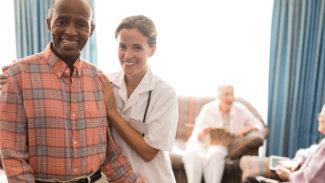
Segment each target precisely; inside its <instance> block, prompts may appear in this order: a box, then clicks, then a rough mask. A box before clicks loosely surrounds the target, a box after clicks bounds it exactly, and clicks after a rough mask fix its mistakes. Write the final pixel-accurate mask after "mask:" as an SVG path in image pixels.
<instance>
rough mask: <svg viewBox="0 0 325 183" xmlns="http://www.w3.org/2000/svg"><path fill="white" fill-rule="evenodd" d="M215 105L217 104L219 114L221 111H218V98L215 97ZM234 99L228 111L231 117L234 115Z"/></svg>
mask: <svg viewBox="0 0 325 183" xmlns="http://www.w3.org/2000/svg"><path fill="white" fill-rule="evenodd" d="M215 102H216V104H217V106H218V110H217V111H218V113H219V114H220V115H221V111H220V101H219V99H216V100H215ZM234 103H235V101H234V102H233V103H232V105H231V107H230V111H229V116H230V117H232V116H235V115H236V110H235V107H234V105H235V104H234Z"/></svg>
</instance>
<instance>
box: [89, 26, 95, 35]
mask: <svg viewBox="0 0 325 183" xmlns="http://www.w3.org/2000/svg"><path fill="white" fill-rule="evenodd" d="M94 30H95V25H92V26H91V30H90V34H89V37H91V35H93V32H94Z"/></svg>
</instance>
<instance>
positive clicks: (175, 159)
mask: <svg viewBox="0 0 325 183" xmlns="http://www.w3.org/2000/svg"><path fill="white" fill-rule="evenodd" d="M212 100H214V98H213V97H188V96H179V97H178V105H179V106H178V107H179V120H178V127H177V133H176V141H175V146H174V149H173V152H172V153H170V157H171V163H172V167H173V171H174V174H175V178H176V182H177V183H187V178H186V174H185V169H184V163H183V160H182V156H183V155H184V150H185V144H186V141H187V140H188V138H189V137H190V135H191V132H192V129H193V127H194V123H195V118H196V117H197V116H198V114H199V112H200V110H201V108H202V107H203V105H205V104H206V103H208V102H211V101H212ZM235 101H236V102H240V103H242V104H244V105H245V106H246V107H247V108H248V109H249V111H251V112H252V113H253V115H254V116H255V117H257V118H258V119H259V120H260V122H261V123H263V125H264V127H265V133H263V134H262V133H260V132H251V133H250V134H248V135H246V136H245V137H244V138H240V139H236V140H234V142H233V143H232V144H231V145H230V146H229V149H228V151H229V154H228V157H227V159H226V165H225V170H224V175H223V180H222V182H231V183H239V182H241V170H240V167H239V160H240V158H241V157H242V156H243V155H257V154H258V148H259V147H260V146H261V145H263V142H264V139H265V137H266V136H267V134H268V129H267V127H266V126H265V124H264V121H263V119H262V117H261V116H260V115H259V113H258V112H257V111H256V110H255V108H254V107H253V106H252V105H251V104H249V103H248V102H247V101H246V100H244V99H242V98H236V99H235Z"/></svg>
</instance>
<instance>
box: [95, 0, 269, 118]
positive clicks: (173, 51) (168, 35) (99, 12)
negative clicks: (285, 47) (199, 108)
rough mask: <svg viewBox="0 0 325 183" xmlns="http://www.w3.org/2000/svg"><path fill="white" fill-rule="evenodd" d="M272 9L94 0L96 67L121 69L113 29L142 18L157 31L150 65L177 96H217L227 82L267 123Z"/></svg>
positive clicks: (251, 1)
mask: <svg viewBox="0 0 325 183" xmlns="http://www.w3.org/2000/svg"><path fill="white" fill-rule="evenodd" d="M272 8H273V1H271V0H265V1H260V0H245V1H241V0H227V1H221V0H202V1H198V0H176V1H175V0H164V1H162V0H160V1H158V0H138V1H133V0H123V1H122V0H121V1H96V7H95V9H96V29H97V36H98V37H97V38H98V40H97V43H98V65H99V67H100V68H101V69H102V70H103V71H104V72H113V71H117V70H120V66H119V62H118V58H117V44H116V40H115V38H114V31H115V28H116V26H117V25H118V23H119V22H120V21H121V19H123V18H125V17H127V16H130V15H137V14H143V15H146V16H148V17H149V18H151V19H152V20H153V21H154V22H155V24H156V26H157V31H158V40H157V50H156V53H155V55H154V56H153V57H152V58H151V59H149V65H150V67H151V68H152V70H153V72H154V73H156V74H157V75H158V76H160V77H161V78H162V79H164V80H165V81H167V82H168V83H170V84H171V85H172V86H173V87H174V88H175V89H176V92H177V93H178V95H193V96H215V95H216V93H217V86H218V85H219V84H221V83H230V84H233V85H234V86H235V95H236V96H240V97H243V98H245V99H247V100H248V101H249V102H251V103H252V104H253V105H254V106H255V107H256V108H257V109H258V111H259V112H260V113H261V114H262V116H263V118H264V119H265V118H266V113H267V92H268V68H269V50H270V46H269V45H270V31H271V17H272Z"/></svg>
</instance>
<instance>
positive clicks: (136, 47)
mask: <svg viewBox="0 0 325 183" xmlns="http://www.w3.org/2000/svg"><path fill="white" fill-rule="evenodd" d="M134 49H135V50H142V47H141V46H135V47H134Z"/></svg>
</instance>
